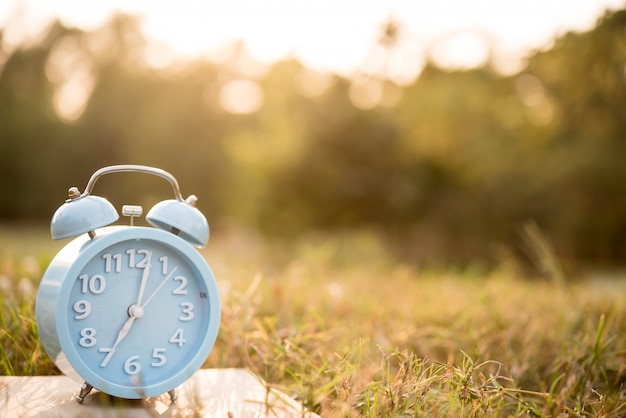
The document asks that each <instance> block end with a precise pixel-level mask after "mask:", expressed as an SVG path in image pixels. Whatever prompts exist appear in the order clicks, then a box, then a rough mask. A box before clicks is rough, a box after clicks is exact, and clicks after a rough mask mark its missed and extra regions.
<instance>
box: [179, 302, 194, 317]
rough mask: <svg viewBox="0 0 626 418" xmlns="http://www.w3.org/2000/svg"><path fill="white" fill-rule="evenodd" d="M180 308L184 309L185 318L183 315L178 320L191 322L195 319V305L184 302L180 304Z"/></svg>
mask: <svg viewBox="0 0 626 418" xmlns="http://www.w3.org/2000/svg"><path fill="white" fill-rule="evenodd" d="M180 307H181V308H183V314H184V316H182V315H181V316H179V317H178V319H179V320H180V321H191V320H192V319H193V303H191V302H183V303H181V304H180Z"/></svg>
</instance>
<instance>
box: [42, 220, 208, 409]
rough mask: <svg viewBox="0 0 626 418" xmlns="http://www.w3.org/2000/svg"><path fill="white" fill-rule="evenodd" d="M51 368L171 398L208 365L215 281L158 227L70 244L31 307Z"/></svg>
mask: <svg viewBox="0 0 626 418" xmlns="http://www.w3.org/2000/svg"><path fill="white" fill-rule="evenodd" d="M36 318H37V326H38V330H39V335H40V339H41V342H42V344H43V346H44V349H45V350H46V352H47V353H48V355H49V356H50V357H51V358H52V359H53V361H54V362H55V364H56V365H57V366H58V368H59V369H60V370H61V371H62V372H63V373H65V374H66V375H68V376H70V377H73V378H74V379H75V380H77V381H79V382H83V381H84V382H85V383H87V384H89V385H91V386H93V387H95V388H96V389H99V390H100V391H102V392H105V393H108V394H110V395H113V396H117V397H121V398H127V399H139V398H145V397H151V396H156V395H160V394H162V393H165V392H169V391H171V390H173V389H174V388H176V387H177V386H179V385H180V384H182V383H183V382H184V381H185V380H187V379H188V378H190V377H191V376H192V375H193V373H195V372H196V371H197V370H198V369H199V368H200V367H201V366H202V365H203V363H204V362H205V361H206V359H207V357H208V355H209V354H210V352H211V350H212V348H213V345H214V343H215V340H216V338H217V334H218V330H219V324H220V299H219V292H218V288H217V284H216V281H215V277H214V276H213V273H212V271H211V269H210V267H209V266H208V264H207V263H206V261H205V260H204V258H203V257H202V256H201V255H200V253H199V252H198V251H197V250H196V249H195V248H193V247H192V246H191V245H190V244H189V243H188V242H187V241H185V240H183V239H182V238H180V237H178V236H176V235H174V234H172V233H171V232H168V231H164V230H161V229H157V228H149V227H141V226H110V227H105V228H102V229H99V230H98V234H97V236H95V237H93V238H91V237H88V236H87V234H83V235H81V236H79V237H77V238H75V239H74V240H73V241H71V242H70V243H68V244H67V245H66V246H65V247H64V248H63V249H62V250H61V251H60V252H59V253H58V254H57V255H56V256H55V257H54V259H53V260H52V262H51V263H50V265H49V267H48V269H47V270H46V272H45V273H44V276H43V278H42V281H41V284H40V286H39V291H38V294H37V302H36Z"/></svg>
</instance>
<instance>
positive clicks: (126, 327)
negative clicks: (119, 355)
mask: <svg viewBox="0 0 626 418" xmlns="http://www.w3.org/2000/svg"><path fill="white" fill-rule="evenodd" d="M135 318H137V317H136V316H134V315H131V317H130V318H128V319H127V320H126V322H125V323H124V326H123V327H122V329H121V330H120V332H119V334H117V339H116V340H115V343H114V344H113V347H111V350H115V347H117V345H118V344H119V343H120V342H121V341H122V340H123V339H124V338H125V337H126V335H128V331H130V327H131V326H132V325H133V322H135Z"/></svg>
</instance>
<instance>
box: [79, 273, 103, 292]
mask: <svg viewBox="0 0 626 418" xmlns="http://www.w3.org/2000/svg"><path fill="white" fill-rule="evenodd" d="M78 279H79V280H80V281H81V282H82V283H81V288H80V291H81V292H82V293H87V292H88V291H89V292H91V293H93V294H94V295H99V294H100V293H102V292H104V291H105V289H106V286H107V282H106V279H105V278H104V276H102V275H100V274H94V275H93V276H91V277H89V275H88V274H81V275H80V276H78Z"/></svg>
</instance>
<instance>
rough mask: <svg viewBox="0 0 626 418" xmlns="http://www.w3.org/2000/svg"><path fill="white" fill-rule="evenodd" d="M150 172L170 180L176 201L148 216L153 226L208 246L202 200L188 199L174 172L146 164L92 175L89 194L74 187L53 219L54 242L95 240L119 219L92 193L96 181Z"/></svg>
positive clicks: (161, 204) (156, 207)
mask: <svg viewBox="0 0 626 418" xmlns="http://www.w3.org/2000/svg"><path fill="white" fill-rule="evenodd" d="M122 172H134V173H146V174H152V175H155V176H158V177H162V178H164V179H166V180H167V181H169V183H170V184H171V185H172V189H173V190H174V196H175V199H169V200H164V201H162V202H159V203H157V204H156V205H154V206H153V207H152V209H150V211H149V212H148V214H147V215H146V220H147V221H148V222H149V223H150V225H152V226H154V227H156V228H159V229H163V230H165V231H169V232H172V233H173V234H176V235H178V236H179V237H181V238H183V239H184V240H186V241H188V242H189V243H190V244H192V245H194V246H196V247H204V246H205V245H206V243H207V241H208V240H209V225H208V223H207V221H206V218H205V217H204V215H203V214H202V213H201V212H200V211H199V210H198V209H197V208H196V202H197V200H198V198H197V197H196V196H194V195H191V196H189V197H188V198H187V199H186V200H185V199H183V196H182V195H181V193H180V187H179V186H178V182H177V181H176V179H175V178H174V176H172V175H171V174H170V173H168V172H167V171H165V170H161V169H160V168H155V167H148V166H145V165H133V164H125V165H112V166H108V167H103V168H101V169H99V170H98V171H96V172H95V173H93V174H92V176H91V178H90V179H89V182H88V183H87V187H86V188H85V191H84V192H83V193H82V194H81V193H80V190H78V188H76V187H72V188H70V190H69V199H68V200H66V201H65V204H63V205H62V206H61V207H59V208H58V209H57V211H56V212H55V213H54V215H53V216H52V222H51V223H50V230H51V233H52V239H54V240H57V239H63V238H69V237H72V236H76V235H79V234H82V233H85V232H87V233H88V234H89V236H90V237H91V238H94V237H95V232H94V231H95V229H96V228H101V227H103V226H106V225H109V224H111V223H113V222H115V221H117V220H118V219H119V214H118V213H117V211H116V210H115V208H114V207H113V205H111V203H109V202H108V201H107V200H106V199H104V198H102V197H99V196H94V195H92V194H91V192H92V191H93V188H94V185H95V184H96V181H98V179H99V178H100V177H102V176H104V175H105V174H110V173H122Z"/></svg>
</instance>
